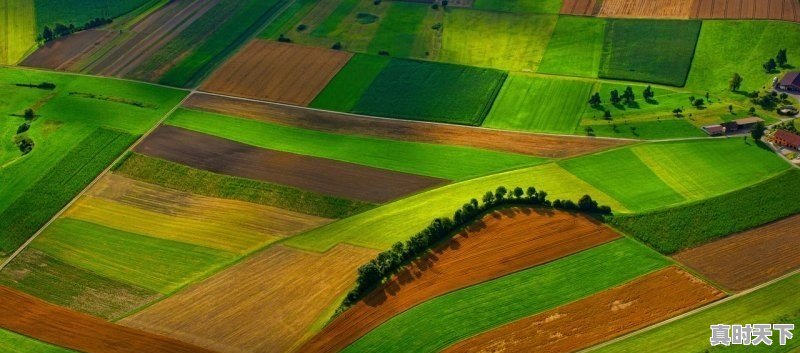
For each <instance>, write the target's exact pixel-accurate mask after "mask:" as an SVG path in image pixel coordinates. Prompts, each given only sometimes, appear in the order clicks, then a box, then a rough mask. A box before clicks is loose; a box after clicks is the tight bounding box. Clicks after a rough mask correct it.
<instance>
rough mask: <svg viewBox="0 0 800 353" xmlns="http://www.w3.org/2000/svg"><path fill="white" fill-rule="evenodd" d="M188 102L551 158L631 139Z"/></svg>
mask: <svg viewBox="0 0 800 353" xmlns="http://www.w3.org/2000/svg"><path fill="white" fill-rule="evenodd" d="M184 106H185V107H187V108H191V109H197V110H205V111H209V112H213V113H219V114H226V115H232V116H239V117H243V118H250V119H257V120H262V121H267V122H271V123H278V124H282V125H290V126H297V127H300V128H304V129H311V130H318V131H325V132H332V133H339V134H356V135H367V136H374V137H380V138H388V139H394V140H404V141H414V142H428V143H440V144H446V145H457V146H467V147H475V148H483V149H489V150H496V151H505V152H513V153H521V154H528V155H533V156H540V157H548V158H566V157H574V156H578V155H582V154H587V153H592V152H597V151H601V150H605V149H609V148H613V147H618V146H623V145H626V144H629V143H631V141H627V140H620V139H598V138H589V137H581V136H555V135H540V134H530V133H522V132H513V131H500V130H490V129H480V128H474V127H469V126H459V125H442V124H427V123H420V122H416V121H407V120H393V119H375V118H368V117H358V116H353V115H347V114H341V113H336V112H327V111H316V110H308V109H302V108H297V107H287V106H283V105H276V104H271V103H268V102H253V101H246V100H241V99H236V98H229V97H220V96H214V95H209V94H193V95H192V96H191V97H190V98H189V99H188V100H187V101H186V102H185V104H184Z"/></svg>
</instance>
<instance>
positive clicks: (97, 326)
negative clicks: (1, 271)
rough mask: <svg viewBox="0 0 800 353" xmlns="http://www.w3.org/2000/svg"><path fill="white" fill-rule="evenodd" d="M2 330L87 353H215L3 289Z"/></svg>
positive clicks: (0, 292)
mask: <svg viewBox="0 0 800 353" xmlns="http://www.w3.org/2000/svg"><path fill="white" fill-rule="evenodd" d="M0 303H3V310H0V327H2V328H4V329H7V330H10V331H14V332H16V333H19V334H22V335H25V336H28V337H32V338H35V339H38V340H40V341H44V342H48V343H52V344H54V345H57V346H61V347H66V348H71V349H74V350H78V351H81V352H87V353H142V352H147V353H182V352H186V353H189V352H195V353H202V352H212V351H210V350H207V349H203V348H200V347H197V346H193V345H191V344H188V343H184V342H181V341H178V340H175V339H173V338H168V337H163V336H158V335H154V334H151V333H147V332H144V331H140V330H136V329H131V328H128V327H125V326H121V325H117V324H112V323H110V322H107V321H105V320H102V319H99V318H96V317H93V316H89V315H86V314H81V313H78V312H75V311H72V310H69V309H65V308H62V307H59V306H56V305H53V304H50V303H47V302H45V301H42V300H40V299H37V298H34V297H32V296H30V295H28V294H25V293H21V292H17V291H15V290H13V289H9V288H6V287H1V286H0Z"/></svg>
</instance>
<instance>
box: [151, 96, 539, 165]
mask: <svg viewBox="0 0 800 353" xmlns="http://www.w3.org/2000/svg"><path fill="white" fill-rule="evenodd" d="M167 123H168V124H170V125H174V126H179V127H182V128H186V129H190V130H194V131H199V132H202V133H206V134H210V135H216V136H219V137H223V138H226V139H230V140H235V141H239V142H243V143H246V144H249V145H253V146H258V147H263V148H269V149H274V150H279V151H285V152H291V153H297V154H302V155H309V156H315V157H321V158H329V159H334V160H339V161H345V162H351V163H358V164H362V165H367V166H371V167H376V168H383V169H389V170H395V171H400V172H406V173H413V174H419V175H426V176H431V177H439V178H445V179H449V180H463V179H468V178H470V177H476V176H481V175H485V174H490V173H493V172H498V171H502V170H507V169H513V168H519V167H523V166H530V165H535V164H541V163H543V162H544V161H545V160H544V159H542V158H539V157H533V156H526V155H521V154H512V153H504V152H497V151H490V150H481V149H476V148H471V147H460V146H447V145H439V144H430V143H419V142H405V141H397V140H387V139H379V138H373V137H364V136H357V135H337V134H332V133H327V132H320V131H314V130H304V129H300V128H295V127H290V126H285V125H278V124H270V123H265V122H261V121H258V120H253V119H244V118H235V117H230V116H225V115H218V114H213V113H206V112H200V111H193V110H186V109H181V110H178V111H177V112H176V113H175V114H174V115H172V116H170V118H169V119H168V120H167Z"/></svg>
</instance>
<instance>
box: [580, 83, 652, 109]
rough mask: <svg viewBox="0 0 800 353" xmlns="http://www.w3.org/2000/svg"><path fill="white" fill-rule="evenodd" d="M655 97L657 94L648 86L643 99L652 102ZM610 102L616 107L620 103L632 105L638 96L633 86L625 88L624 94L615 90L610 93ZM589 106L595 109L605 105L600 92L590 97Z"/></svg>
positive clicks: (643, 93) (643, 92)
mask: <svg viewBox="0 0 800 353" xmlns="http://www.w3.org/2000/svg"><path fill="white" fill-rule="evenodd" d="M655 96H656V93H655V91H653V88H652V87H650V86H647V87H646V88H645V89H644V91H642V97H644V99H645V100H651V99H653V97H655ZM610 101H611V104H615V105H617V104H620V103H625V104H631V103H633V102H634V101H636V94H635V93H633V87H631V86H628V87H627V88H625V91H623V92H622V94H620V93H619V91H618V90H616V89H615V90H612V91H611V92H610ZM589 104H590V105H592V106H595V107H596V106H599V105H601V104H603V99H602V98H601V97H600V92H595V94H593V95H592V96H591V97H589Z"/></svg>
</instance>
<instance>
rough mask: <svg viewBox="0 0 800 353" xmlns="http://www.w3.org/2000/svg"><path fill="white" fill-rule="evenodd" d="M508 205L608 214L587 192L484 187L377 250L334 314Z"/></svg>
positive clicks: (363, 266) (606, 208)
mask: <svg viewBox="0 0 800 353" xmlns="http://www.w3.org/2000/svg"><path fill="white" fill-rule="evenodd" d="M508 205H533V206H540V207H550V208H556V209H562V210H569V211H581V212H586V213H594V214H601V215H609V214H611V207H609V206H604V205H603V206H601V205H598V203H597V201H595V200H593V199H592V197H591V196H589V195H584V196H583V197H581V198H580V200H578V202H574V201H572V200H560V199H556V200H555V201H552V202H551V201H550V200H548V199H547V192H545V191H542V190H538V191H537V190H536V188H535V187H533V186H531V187H528V188H527V189H526V190H523V189H522V188H521V187H516V188H514V189H512V190H509V189H507V188H506V187H504V186H500V187H498V188H497V189H496V190H495V191H487V192H486V193H485V194H484V195H483V199H482V202H478V200H477V199H474V198H473V199H471V200H470V201H469V202H467V203H465V204H464V205H463V206H462V207H461V208H459V209H458V210H456V211H455V212H454V213H453V218H452V219H451V218H448V217H441V218H436V219H434V220H433V221H432V222H431V224H430V225H428V227H426V228H425V229H423V230H422V231H420V232H419V233H417V234H415V235H414V236H412V237H411V238H410V239H408V240H406V241H405V242H397V243H395V244H394V245H392V247H391V249H389V250H386V251H384V252H382V253H380V254H378V255H377V256H376V257H375V258H374V259H372V260H371V261H369V262H367V263H366V264H364V265H362V266H361V267H359V268H358V277H357V278H356V282H355V286H354V287H353V289H352V290H351V291H350V292H348V293H347V296H345V298H344V300H343V301H342V304H341V305H340V306H339V308H338V309H337V311H336V314H339V313H341V312H343V311H345V310H347V308H349V307H350V306H352V305H353V304H355V303H357V302H358V301H359V300H361V299H362V298H364V297H365V296H366V295H367V294H369V293H370V292H371V291H372V290H374V289H375V288H377V287H378V286H379V285H381V284H382V283H384V282H385V281H387V280H389V279H390V278H391V277H392V275H394V274H395V273H397V272H398V271H400V270H402V269H403V268H404V267H405V265H406V264H408V263H409V262H411V261H412V260H414V259H416V258H418V257H420V256H422V255H425V254H426V253H427V252H428V250H429V249H431V248H432V247H433V246H434V245H436V244H438V243H440V242H441V241H442V240H445V239H449V238H451V237H452V236H454V235H455V234H457V233H458V231H459V230H461V229H462V228H463V227H464V226H466V225H468V224H470V223H472V222H473V221H475V220H477V219H479V218H480V217H482V216H483V215H484V214H486V213H487V212H489V211H492V210H494V209H497V208H499V207H501V206H508Z"/></svg>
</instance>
